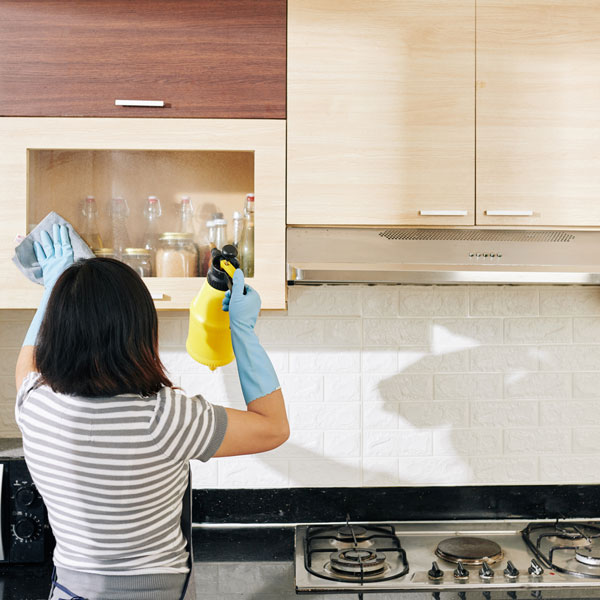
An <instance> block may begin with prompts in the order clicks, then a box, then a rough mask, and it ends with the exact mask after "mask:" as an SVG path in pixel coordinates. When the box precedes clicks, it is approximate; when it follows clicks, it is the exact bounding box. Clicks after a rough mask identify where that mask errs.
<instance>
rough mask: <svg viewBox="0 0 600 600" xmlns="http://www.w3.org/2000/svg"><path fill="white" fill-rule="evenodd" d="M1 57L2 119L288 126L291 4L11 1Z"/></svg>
mask: <svg viewBox="0 0 600 600" xmlns="http://www.w3.org/2000/svg"><path fill="white" fill-rule="evenodd" d="M0 56H2V60H1V61H0V115H5V116H97V117H210V118H231V117H235V118H277V119H283V118H285V93H286V90H285V78H286V73H285V72H286V2H285V0H227V2H222V1H221V0H167V1H164V2H159V1H158V0H86V1H85V2H76V1H73V0H6V1H3V2H0ZM117 99H124V100H131V99H134V100H162V101H164V102H165V104H166V105H165V107H164V108H133V107H121V106H115V100H117Z"/></svg>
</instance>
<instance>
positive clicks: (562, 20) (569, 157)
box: [476, 0, 600, 227]
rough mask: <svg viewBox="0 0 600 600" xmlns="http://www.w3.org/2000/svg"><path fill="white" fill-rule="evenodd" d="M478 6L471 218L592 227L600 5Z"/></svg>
mask: <svg viewBox="0 0 600 600" xmlns="http://www.w3.org/2000/svg"><path fill="white" fill-rule="evenodd" d="M477 6H478V7H477V151H476V153H477V224H478V225H511V224H514V225H528V226H531V225H538V226H586V225H587V226H596V227H598V226H600V83H599V82H600V35H599V32H600V4H599V3H598V1H597V0H580V1H579V2H573V1H572V0H522V1H520V2H507V1H506V0H478V2H477Z"/></svg>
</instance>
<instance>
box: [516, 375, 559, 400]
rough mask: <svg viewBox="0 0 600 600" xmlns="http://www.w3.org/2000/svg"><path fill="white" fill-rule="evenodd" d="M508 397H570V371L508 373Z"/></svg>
mask: <svg viewBox="0 0 600 600" xmlns="http://www.w3.org/2000/svg"><path fill="white" fill-rule="evenodd" d="M504 387H505V397H506V398H511V399H512V398H556V399H558V398H563V399H566V398H570V397H571V374H570V373H507V374H506V375H505V376H504Z"/></svg>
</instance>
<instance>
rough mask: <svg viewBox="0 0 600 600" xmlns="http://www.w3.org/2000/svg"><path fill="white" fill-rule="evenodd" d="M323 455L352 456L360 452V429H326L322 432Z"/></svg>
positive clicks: (356, 455)
mask: <svg viewBox="0 0 600 600" xmlns="http://www.w3.org/2000/svg"><path fill="white" fill-rule="evenodd" d="M323 436H324V440H325V442H324V450H325V456H333V457H335V458H354V457H358V456H360V453H361V443H360V440H361V432H360V431H326V432H325V433H324V434H323Z"/></svg>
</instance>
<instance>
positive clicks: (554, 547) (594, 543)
mask: <svg viewBox="0 0 600 600" xmlns="http://www.w3.org/2000/svg"><path fill="white" fill-rule="evenodd" d="M521 535H522V537H523V540H524V542H525V543H526V544H527V546H528V547H529V548H530V550H531V551H532V552H533V553H534V554H535V556H536V557H537V558H538V559H539V560H540V561H541V562H542V563H543V564H544V566H545V567H547V568H548V569H552V570H554V571H558V572H559V573H565V574H567V575H573V576H575V577H585V578H588V579H600V525H596V524H594V523H559V522H558V521H556V522H555V523H553V524H552V523H536V524H533V523H530V524H529V525H527V527H526V528H525V529H523V531H522V532H521ZM596 561H597V562H596ZM559 563H560V564H559ZM567 565H568V566H567ZM573 565H575V567H573Z"/></svg>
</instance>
